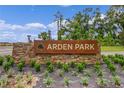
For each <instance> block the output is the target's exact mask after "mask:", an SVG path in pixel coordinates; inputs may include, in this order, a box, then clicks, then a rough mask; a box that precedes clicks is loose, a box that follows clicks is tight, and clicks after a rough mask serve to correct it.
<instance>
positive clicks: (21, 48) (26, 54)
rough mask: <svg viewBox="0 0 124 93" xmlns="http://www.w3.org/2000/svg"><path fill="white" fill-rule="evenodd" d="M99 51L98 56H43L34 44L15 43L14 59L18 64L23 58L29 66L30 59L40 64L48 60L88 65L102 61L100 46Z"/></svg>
mask: <svg viewBox="0 0 124 93" xmlns="http://www.w3.org/2000/svg"><path fill="white" fill-rule="evenodd" d="M97 49H98V51H97V53H96V54H85V55H83V54H61V55H59V54H47V53H46V54H44V53H43V54H42V53H38V54H36V53H35V51H36V50H35V44H34V42H33V43H14V44H13V53H12V55H13V57H14V59H15V60H16V63H18V62H19V59H20V57H23V58H24V59H25V60H26V63H27V64H28V63H29V62H30V59H32V58H35V59H36V60H37V62H38V63H41V64H44V63H45V62H47V61H48V60H50V61H51V62H53V63H56V62H63V63H68V62H86V63H88V64H93V63H95V62H97V61H99V62H100V61H101V54H100V46H99V44H98V48H97Z"/></svg>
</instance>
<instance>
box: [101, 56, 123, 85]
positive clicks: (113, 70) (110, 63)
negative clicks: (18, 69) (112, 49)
mask: <svg viewBox="0 0 124 93" xmlns="http://www.w3.org/2000/svg"><path fill="white" fill-rule="evenodd" d="M123 57H124V56H122V55H118V54H116V55H115V56H113V55H108V56H104V57H103V61H104V62H105V64H106V65H107V67H108V68H109V70H110V72H111V73H112V81H113V84H114V85H115V86H116V87H118V86H120V85H121V79H120V77H119V76H118V75H117V74H116V67H115V65H114V63H116V62H117V61H115V59H121V60H122V59H123ZM113 62H114V63H113ZM118 63H119V64H120V63H121V61H118Z"/></svg>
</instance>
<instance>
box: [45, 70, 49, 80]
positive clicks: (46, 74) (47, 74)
mask: <svg viewBox="0 0 124 93" xmlns="http://www.w3.org/2000/svg"><path fill="white" fill-rule="evenodd" d="M44 76H45V78H47V77H48V76H49V72H48V71H47V70H46V71H45V72H44Z"/></svg>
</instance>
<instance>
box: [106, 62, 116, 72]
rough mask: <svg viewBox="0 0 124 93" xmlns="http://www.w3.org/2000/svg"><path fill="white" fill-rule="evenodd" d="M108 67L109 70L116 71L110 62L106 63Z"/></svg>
mask: <svg viewBox="0 0 124 93" xmlns="http://www.w3.org/2000/svg"><path fill="white" fill-rule="evenodd" d="M108 68H109V70H110V71H111V72H115V71H116V67H115V65H114V64H112V63H111V64H109V65H108Z"/></svg>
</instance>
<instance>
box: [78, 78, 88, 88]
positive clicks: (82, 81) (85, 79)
mask: <svg viewBox="0 0 124 93" xmlns="http://www.w3.org/2000/svg"><path fill="white" fill-rule="evenodd" d="M80 83H81V84H82V85H83V86H86V87H87V86H88V83H89V78H88V77H81V80H80Z"/></svg>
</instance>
